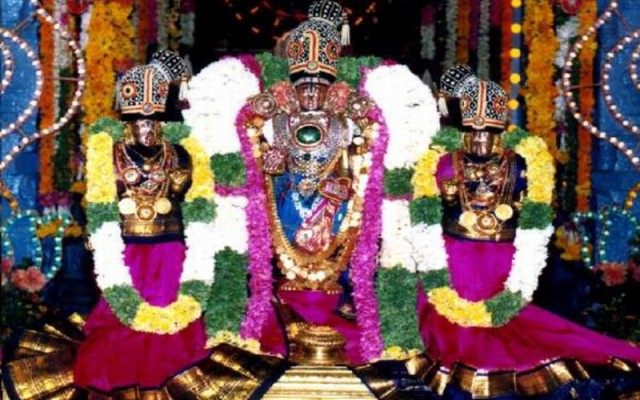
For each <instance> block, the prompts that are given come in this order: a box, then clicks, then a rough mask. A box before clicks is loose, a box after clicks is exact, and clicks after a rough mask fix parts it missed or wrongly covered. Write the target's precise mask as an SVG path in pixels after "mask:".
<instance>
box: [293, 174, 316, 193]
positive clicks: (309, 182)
mask: <svg viewBox="0 0 640 400" xmlns="http://www.w3.org/2000/svg"><path fill="white" fill-rule="evenodd" d="M317 187H318V183H317V182H316V181H315V180H313V179H308V178H307V179H303V180H301V181H300V183H298V188H297V189H298V192H299V193H300V194H301V195H302V196H304V197H307V196H310V195H312V194H313V192H315V191H316V188H317Z"/></svg>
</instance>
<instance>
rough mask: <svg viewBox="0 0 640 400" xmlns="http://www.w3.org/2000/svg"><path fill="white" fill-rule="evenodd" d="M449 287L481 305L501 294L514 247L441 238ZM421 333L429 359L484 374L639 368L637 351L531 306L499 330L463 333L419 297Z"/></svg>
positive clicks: (639, 359) (621, 342)
mask: <svg viewBox="0 0 640 400" xmlns="http://www.w3.org/2000/svg"><path fill="white" fill-rule="evenodd" d="M444 239H445V246H446V250H447V254H448V255H449V272H450V275H451V283H452V285H453V287H454V288H455V290H456V291H457V292H458V294H460V296H461V297H463V298H465V299H467V300H473V301H478V300H484V299H487V298H490V297H492V296H493V295H495V294H497V293H499V292H500V291H502V290H503V288H504V282H505V281H506V279H507V277H508V276H509V271H510V270H511V264H512V258H513V254H514V252H515V247H514V245H513V243H492V242H473V241H465V240H459V239H454V238H451V237H448V236H445V237H444ZM418 314H419V319H420V333H421V335H422V340H423V343H424V345H425V347H426V348H427V351H428V353H429V355H430V356H431V357H432V358H434V359H438V360H440V362H441V363H442V364H443V365H444V366H446V367H451V366H452V365H453V364H454V363H456V362H461V363H463V364H465V365H468V366H471V367H474V368H477V369H487V370H505V369H507V370H526V369H529V368H532V367H535V366H536V365H538V364H540V363H541V362H544V361H548V360H552V359H555V358H558V357H562V358H573V359H577V360H578V361H580V362H583V363H585V364H605V363H607V362H608V361H609V359H610V358H611V356H616V357H619V358H622V359H625V360H629V361H634V362H640V348H638V347H635V346H633V345H631V344H629V343H627V342H625V341H622V340H616V339H613V338H610V337H607V336H605V335H602V334H599V333H597V332H594V331H592V330H589V329H587V328H584V327H582V326H580V325H577V324H575V323H573V322H570V321H567V320H565V319H563V318H561V317H558V316H557V315H554V314H552V313H550V312H548V311H545V310H543V309H541V308H539V307H537V306H535V305H532V304H530V305H528V306H526V307H525V308H524V309H523V310H522V311H521V312H520V313H519V314H518V315H517V316H516V317H515V318H513V319H512V320H511V321H510V322H508V323H507V324H506V325H504V326H502V327H500V328H465V327H461V326H459V325H456V324H454V323H451V322H449V320H447V319H446V318H444V317H442V316H440V315H439V314H438V313H437V312H436V311H435V309H434V308H433V306H432V305H431V304H430V303H428V299H427V296H426V295H425V294H424V291H423V290H422V289H420V290H419V293H418Z"/></svg>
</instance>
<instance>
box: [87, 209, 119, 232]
mask: <svg viewBox="0 0 640 400" xmlns="http://www.w3.org/2000/svg"><path fill="white" fill-rule="evenodd" d="M87 215H89V216H91V218H89V219H88V221H87V229H88V230H89V233H94V232H95V231H96V230H97V229H98V228H99V227H100V226H101V225H102V224H103V223H105V222H119V221H120V214H119V211H118V203H116V202H111V203H89V204H87Z"/></svg>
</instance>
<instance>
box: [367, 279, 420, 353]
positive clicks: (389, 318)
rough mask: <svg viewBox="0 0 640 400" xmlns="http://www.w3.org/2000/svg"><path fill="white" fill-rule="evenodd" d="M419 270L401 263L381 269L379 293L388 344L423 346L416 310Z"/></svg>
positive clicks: (407, 346)
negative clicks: (409, 268) (405, 267)
mask: <svg viewBox="0 0 640 400" xmlns="http://www.w3.org/2000/svg"><path fill="white" fill-rule="evenodd" d="M416 283H417V276H416V274H415V273H413V272H411V271H408V270H406V269H404V268H401V267H395V268H382V269H380V270H378V277H377V282H376V294H377V298H378V306H379V310H380V329H381V331H382V337H383V338H384V343H385V346H386V347H389V346H400V347H402V348H403V349H406V350H409V349H416V348H422V340H421V338H420V334H419V332H420V329H419V325H418V318H417V314H416Z"/></svg>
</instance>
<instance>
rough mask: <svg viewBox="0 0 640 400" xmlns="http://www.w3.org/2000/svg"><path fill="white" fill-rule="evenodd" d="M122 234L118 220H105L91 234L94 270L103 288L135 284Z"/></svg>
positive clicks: (99, 284)
mask: <svg viewBox="0 0 640 400" xmlns="http://www.w3.org/2000/svg"><path fill="white" fill-rule="evenodd" d="M121 235H122V233H121V230H120V223H118V222H105V223H104V224H102V225H101V226H100V227H99V228H98V229H97V230H96V231H95V232H94V233H92V234H91V238H90V241H91V247H93V261H94V272H95V274H96V281H97V282H98V287H100V289H102V290H105V289H108V288H110V287H114V286H119V285H128V286H133V282H132V281H131V275H130V274H129V268H128V267H127V266H126V265H125V263H124V248H125V246H124V242H123V241H122V236H121Z"/></svg>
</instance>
